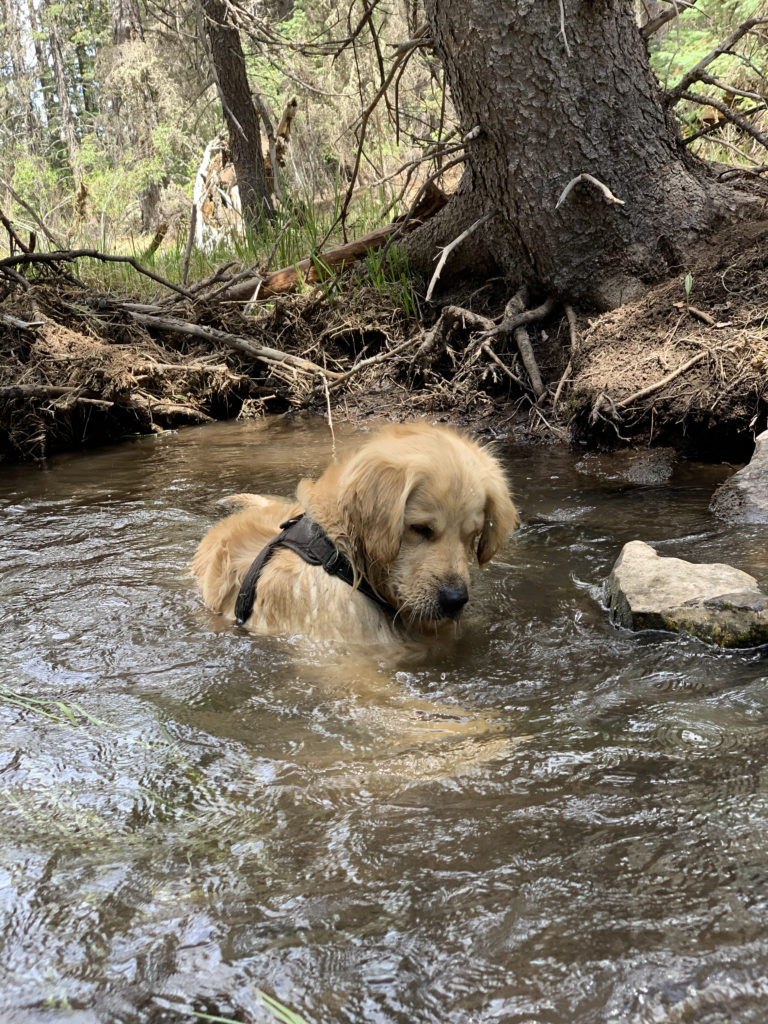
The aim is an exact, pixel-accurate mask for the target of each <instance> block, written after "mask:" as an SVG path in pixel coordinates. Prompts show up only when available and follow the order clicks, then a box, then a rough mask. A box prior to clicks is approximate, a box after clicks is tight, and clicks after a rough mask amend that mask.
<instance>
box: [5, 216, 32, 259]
mask: <svg viewBox="0 0 768 1024" xmlns="http://www.w3.org/2000/svg"><path fill="white" fill-rule="evenodd" d="M0 222H2V225H3V227H4V228H5V230H6V231H7V232H8V237H9V238H10V240H11V252H13V245H14V244H15V245H17V246H18V247H19V249H20V250H21V252H31V251H32V248H31V246H28V245H26V244H25V243H24V242H22V240H21V239H20V238H19V236H18V235H17V234H16V231H15V230H14V227H13V224H11V222H10V220H9V219H8V217H6V215H5V214H4V213H3V211H2V210H0Z"/></svg>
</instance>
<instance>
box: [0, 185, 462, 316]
mask: <svg viewBox="0 0 768 1024" xmlns="http://www.w3.org/2000/svg"><path fill="white" fill-rule="evenodd" d="M447 202H448V198H447V196H446V195H445V194H444V193H443V192H441V191H440V189H438V188H437V186H435V185H433V186H432V188H431V189H427V190H426V192H425V195H424V199H423V201H422V202H421V204H420V206H419V209H418V210H416V211H414V216H413V220H412V223H411V224H410V226H409V230H412V229H413V228H416V227H418V225H419V224H421V223H423V221H424V220H427V219H428V218H429V217H432V216H434V214H435V213H437V211H438V210H440V209H442V207H443V206H445V204H446V203H447ZM398 229H399V230H401V231H402V227H401V224H400V222H399V221H393V223H392V224H387V225H386V226H385V227H382V228H377V229H376V230H375V231H371V232H369V233H368V234H367V235H362V236H361V237H360V238H357V239H355V240H354V241H352V242H347V243H346V244H344V245H338V246H336V247H335V248H334V249H328V250H326V252H324V253H320V254H318V255H317V256H310V257H307V259H304V260H302V261H301V262H300V263H297V264H296V265H295V266H292V267H283V268H282V269H281V270H274V271H273V272H272V273H271V274H267V275H266V277H264V278H263V279H260V280H261V287H260V288H259V298H260V299H267V298H270V297H271V296H273V295H280V294H284V293H285V292H292V291H295V290H296V289H297V288H298V287H299V286H300V285H301V284H317V283H319V282H321V281H323V280H325V279H326V278H327V277H328V276H330V275H331V274H332V273H333V272H336V271H339V270H342V269H343V268H344V267H345V266H347V265H349V264H350V263H355V262H356V261H357V260H361V259H363V258H364V257H365V255H366V253H368V252H370V251H371V250H373V249H378V248H380V247H381V246H382V245H384V243H385V242H387V241H388V240H389V239H390V238H391V237H392V236H393V235H394V233H395V232H396V231H398ZM1 265H2V264H0V266H1ZM257 284H258V280H256V279H254V278H250V279H248V280H246V281H243V282H241V283H240V284H237V285H234V286H231V287H229V288H228V289H227V290H226V291H225V292H224V297H225V298H226V299H229V300H232V301H235V302H242V301H246V302H250V301H252V299H253V293H254V290H255V288H256V286H257Z"/></svg>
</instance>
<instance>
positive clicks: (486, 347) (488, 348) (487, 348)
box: [480, 341, 525, 390]
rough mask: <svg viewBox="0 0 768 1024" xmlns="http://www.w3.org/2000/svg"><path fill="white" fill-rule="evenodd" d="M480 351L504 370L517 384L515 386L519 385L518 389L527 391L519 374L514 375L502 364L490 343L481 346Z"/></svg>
mask: <svg viewBox="0 0 768 1024" xmlns="http://www.w3.org/2000/svg"><path fill="white" fill-rule="evenodd" d="M480 351H481V352H483V353H485V355H487V356H488V358H489V359H490V360H491V361H492V362H494V363H496V365H497V366H498V367H499V368H500V369H502V370H503V371H504V373H506V375H507V376H508V377H509V378H510V379H511V380H513V381H514V382H515V384H517V385H518V387H521V388H523V390H525V384H524V383H523V381H521V380H520V378H519V377H518V376H517V374H516V373H513V372H512V371H511V370H510V368H509V367H508V366H507V365H506V364H505V363H502V361H501V360H500V359H499V357H498V356H497V355H496V353H495V352H494V351H493V349H492V348H491V343H490V342H489V341H484V342H483V344H482V345H481V346H480Z"/></svg>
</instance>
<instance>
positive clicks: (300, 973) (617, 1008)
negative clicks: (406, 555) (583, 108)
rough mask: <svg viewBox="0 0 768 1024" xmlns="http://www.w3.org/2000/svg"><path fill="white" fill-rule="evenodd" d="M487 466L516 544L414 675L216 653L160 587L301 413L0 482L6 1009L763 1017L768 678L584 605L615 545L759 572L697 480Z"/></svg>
mask: <svg viewBox="0 0 768 1024" xmlns="http://www.w3.org/2000/svg"><path fill="white" fill-rule="evenodd" d="M351 434H352V431H351V430H350V429H348V430H346V431H344V432H343V435H344V436H343V437H342V438H341V442H342V446H343V444H344V443H346V441H347V440H348V439H349V437H350V436H351ZM499 453H500V455H501V457H502V459H503V460H504V462H505V464H506V465H507V466H508V468H509V471H510V475H511V478H512V480H513V485H514V491H515V494H516V497H517V500H518V503H519V505H520V508H521V510H522V512H523V516H524V526H523V528H522V529H521V530H520V531H519V533H518V534H517V536H516V537H515V538H514V539H513V540H512V541H511V542H510V543H509V544H508V546H507V547H506V548H505V549H504V551H503V552H502V553H501V556H500V557H499V558H497V560H496V561H495V562H494V563H493V564H492V566H491V567H490V568H489V569H488V570H487V571H486V572H484V573H482V574H479V576H478V579H477V583H476V589H475V591H474V594H473V600H472V602H471V605H470V612H469V614H468V615H467V618H466V623H465V628H464V632H463V636H462V637H461V639H460V640H459V641H458V642H457V643H456V645H455V647H453V648H445V649H444V650H442V651H440V652H437V653H434V654H432V655H430V657H429V659H428V660H426V661H421V662H418V661H413V660H410V659H409V658H408V657H404V658H403V659H402V660H401V661H400V662H393V661H391V660H384V659H383V658H378V659H377V657H376V655H375V652H371V654H370V658H369V661H368V663H365V659H362V658H361V657H360V655H359V653H358V654H351V653H350V652H347V651H342V650H338V649H334V648H333V647H324V646H322V645H315V646H313V647H309V646H307V645H306V644H304V643H302V642H299V641H296V640H290V639H272V638H259V637H253V636H249V635H247V634H246V633H244V632H243V631H241V630H238V629H236V628H234V627H230V626H227V625H223V624H221V623H219V622H217V621H216V619H215V617H213V616H212V615H210V614H209V613H208V612H207V611H206V610H205V609H204V608H203V607H202V605H201V603H200V601H199V599H198V597H197V595H196V592H195V589H194V586H193V584H192V581H191V580H190V579H189V578H188V577H187V576H186V575H185V571H186V565H187V563H188V561H189V559H190V557H191V555H192V553H193V551H194V548H195V545H196V542H197V541H198V539H199V538H200V537H201V536H202V534H203V532H204V531H205V529H206V528H207V527H208V526H209V525H210V524H211V523H212V522H213V521H214V520H215V518H216V517H217V516H218V515H219V514H220V511H221V510H220V509H218V508H217V506H216V501H217V499H219V498H220V497H222V496H223V495H226V494H229V493H233V492H238V491H247V490H256V491H261V492H266V493H283V494H290V493H291V492H292V490H293V488H294V487H295V484H296V481H297V480H298V478H300V477H301V476H304V475H312V474H316V473H317V472H318V471H319V469H321V468H322V466H323V465H324V464H325V463H326V462H327V460H328V458H329V455H330V443H329V437H328V432H327V428H326V427H325V426H324V424H323V423H321V422H316V421H310V422H308V421H303V422H288V421H285V420H276V421H271V422H266V423H260V424H255V425H254V424H222V425H214V426H210V427H204V428H200V429H191V430H187V431H184V432H181V433H179V434H176V435H165V436H161V437H159V438H157V439H154V440H145V441H141V442H136V443H130V444H126V445H124V446H121V447H118V448H114V449H110V450H105V451H98V452H96V453H90V454H81V455H76V456H67V457H62V458H59V459H57V460H55V461H53V462H52V463H51V465H50V466H49V468H47V469H46V470H39V469H34V468H28V467H22V468H12V467H11V468H0V509H1V514H2V531H0V664H1V665H2V675H1V676H0V680H1V682H2V691H0V828H1V829H2V837H3V841H2V844H0V921H1V928H2V932H1V935H2V939H1V946H0V1020H2V1021H3V1022H4V1024H32V1022H34V1024H37V1022H41V1024H42V1022H48V1021H52V1022H59V1021H61V1022H65V1024H146V1022H150V1024H161V1022H162V1024H166V1022H167V1024H191V1022H192V1021H194V1020H197V1019H200V1018H199V1017H195V1016H194V1015H193V1013H192V1011H197V1012H198V1013H208V1014H212V1015H222V1016H228V1017H236V1018H237V1019H238V1020H242V1021H248V1022H256V1024H258V1022H262V1021H268V1020H272V1019H273V1017H272V1016H271V1014H270V1013H269V1012H268V1011H267V1010H266V1009H265V1008H264V1007H263V1004H262V1003H261V1001H260V997H259V990H263V991H265V992H267V993H268V994H269V995H271V996H273V997H276V998H277V999H279V1000H280V1001H281V1002H282V1003H284V1004H286V1005H287V1006H290V1007H291V1008H293V1009H294V1010H295V1011H297V1012H299V1013H301V1014H302V1016H304V1017H305V1018H306V1020H307V1021H308V1022H310V1024H336V1022H345V1024H347V1022H348V1024H367V1022H370V1024H414V1022H419V1024H421V1022H424V1024H467V1022H472V1024H485V1022H505V1024H512V1022H537V1024H538V1022H546V1024H586V1022H603V1021H604V1022H614V1021H615V1022H621V1024H624V1022H632V1024H634V1022H638V1024H639V1022H654V1024H656V1022H673V1021H675V1022H677V1021H680V1022H682V1021H695V1022H707V1024H709V1022H712V1024H714V1022H723V1024H724V1022H734V1021H737V1022H739V1024H746V1022H753V1021H754V1022H758V1021H760V1022H763V1021H765V1019H766V1015H767V1014H768V658H766V656H765V653H764V652H763V653H762V655H761V653H760V652H755V651H746V652H745V651H742V652H735V653H734V652H730V653H723V652H720V651H717V650H715V649H711V648H707V647H706V646H705V645H703V644H702V643H699V642H698V641H695V640H692V639H689V638H685V637H678V636H672V635H667V634H661V633H646V634H632V633H630V632H626V631H623V630H618V629H616V628H614V627H613V626H611V624H610V623H609V621H608V618H607V615H606V613H605V611H604V610H603V609H602V607H601V605H600V601H599V585H600V583H601V581H602V579H603V578H604V576H605V575H606V574H607V572H608V571H609V569H610V567H611V565H612V564H613V561H614V560H615V558H616V556H617V555H618V553H619V551H620V549H621V546H622V544H623V543H624V542H625V541H627V540H631V539H633V538H642V539H644V540H647V541H650V542H653V543H655V544H657V545H658V549H659V551H660V552H661V553H663V554H674V555H679V556H680V557H683V558H690V559H692V560H696V561H726V562H729V563H730V564H733V565H736V566H738V567H739V568H743V569H746V570H747V571H749V572H751V573H752V574H753V575H755V576H757V577H758V579H759V580H761V581H762V582H763V584H766V583H768V532H766V531H765V530H762V531H761V530H760V529H757V528H752V529H750V530H736V529H732V528H729V527H726V526H724V525H723V524H721V523H720V522H718V521H717V520H715V519H714V518H713V517H712V516H711V515H710V514H709V512H708V511H707V505H708V502H709V499H710V496H711V494H712V492H713V490H714V488H715V487H716V485H717V484H718V482H719V481H720V480H722V479H724V478H725V476H727V474H728V472H729V470H728V469H727V468H725V467H707V466H703V465H692V464H685V463H680V464H678V465H676V466H674V467H673V469H672V471H671V476H668V479H665V480H663V482H660V483H659V482H654V480H657V479H658V477H657V476H656V475H655V474H653V473H651V474H650V475H649V476H648V478H647V479H646V478H645V477H644V474H643V472H637V471H630V472H629V473H628V474H627V473H626V472H624V471H623V470H620V469H616V467H615V465H614V463H613V462H612V461H611V458H610V457H597V456H585V455H584V454H583V453H582V454H579V453H578V452H576V453H574V452H572V451H568V450H565V449H558V448H553V449H547V448H538V449H531V448H527V447H523V446H519V445H514V444H512V443H511V442H501V443H500V446H499ZM616 465H618V463H617V464H616ZM663 476H664V474H662V477H663ZM633 480H634V482H632V481H633Z"/></svg>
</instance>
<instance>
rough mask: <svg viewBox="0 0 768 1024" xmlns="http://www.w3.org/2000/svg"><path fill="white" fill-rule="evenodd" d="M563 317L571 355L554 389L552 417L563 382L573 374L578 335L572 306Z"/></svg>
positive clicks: (567, 307)
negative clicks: (566, 321)
mask: <svg viewBox="0 0 768 1024" xmlns="http://www.w3.org/2000/svg"><path fill="white" fill-rule="evenodd" d="M565 316H566V318H567V320H568V331H569V333H570V336H571V354H570V357H569V359H568V364H567V366H566V367H565V369H564V370H563V375H562V377H561V378H560V380H559V381H558V384H557V388H556V389H555V395H554V398H553V399H552V415H553V416H554V415H555V414H556V412H557V403H558V402H559V401H560V394H561V393H562V390H563V388H564V387H565V382H566V381H567V380H568V378H569V377H570V376H571V374H572V373H573V359H574V356H575V355H576V349H577V347H578V344H579V335H578V332H577V330H576V313H575V312H574V309H573V306H566V307H565Z"/></svg>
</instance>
